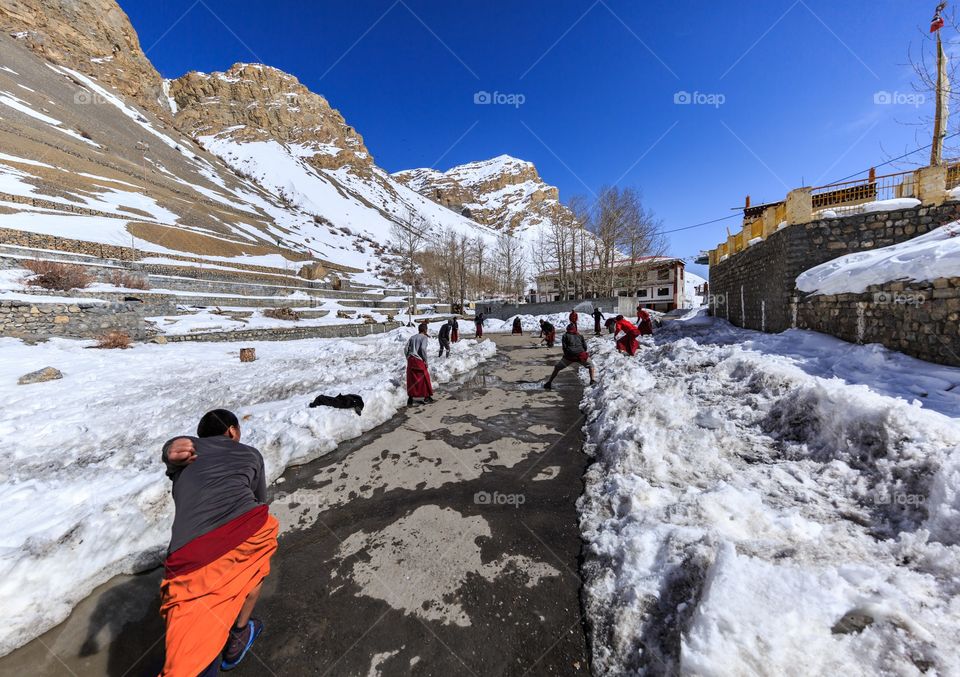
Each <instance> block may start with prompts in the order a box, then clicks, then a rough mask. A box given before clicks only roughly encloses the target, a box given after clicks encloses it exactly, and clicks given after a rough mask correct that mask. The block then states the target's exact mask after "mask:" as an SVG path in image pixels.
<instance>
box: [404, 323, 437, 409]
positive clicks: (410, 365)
mask: <svg viewBox="0 0 960 677" xmlns="http://www.w3.org/2000/svg"><path fill="white" fill-rule="evenodd" d="M429 343H430V340H429V339H428V338H427V323H426V322H422V323H421V324H420V326H419V327H418V328H417V333H416V334H414V335H413V336H411V337H410V340H408V341H407V346H406V348H405V349H404V354H405V355H406V356H407V406H408V407H412V406H413V400H414V398H417V399H420V398H423V402H424V404H432V403H433V384H432V383H430V371H429V370H428V369H427V346H428V345H429Z"/></svg>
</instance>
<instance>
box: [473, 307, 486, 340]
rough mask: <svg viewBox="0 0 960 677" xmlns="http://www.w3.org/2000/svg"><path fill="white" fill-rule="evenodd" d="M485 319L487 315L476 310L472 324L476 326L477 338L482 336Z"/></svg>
mask: <svg viewBox="0 0 960 677" xmlns="http://www.w3.org/2000/svg"><path fill="white" fill-rule="evenodd" d="M485 319H487V316H486V315H484V314H483V313H481V312H478V313H477V314H476V315H475V316H474V318H473V324H474V325H475V326H476V328H477V338H483V321H484V320H485Z"/></svg>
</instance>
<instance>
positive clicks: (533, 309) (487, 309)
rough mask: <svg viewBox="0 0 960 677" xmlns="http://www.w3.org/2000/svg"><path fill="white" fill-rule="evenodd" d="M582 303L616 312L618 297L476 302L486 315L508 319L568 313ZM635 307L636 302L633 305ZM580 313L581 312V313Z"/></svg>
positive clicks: (608, 311)
mask: <svg viewBox="0 0 960 677" xmlns="http://www.w3.org/2000/svg"><path fill="white" fill-rule="evenodd" d="M582 303H592V304H593V305H594V306H600V309H601V310H602V311H603V313H604V315H611V314H616V313H617V312H618V311H617V308H618V307H619V304H620V299H619V298H616V297H611V298H602V299H581V300H579V301H550V302H549V303H524V304H519V305H518V304H516V303H504V304H492V303H491V304H485V303H479V304H477V308H478V309H479V310H482V311H483V312H484V313H485V314H486V315H487V317H493V318H496V319H498V320H508V319H510V318H511V317H513V316H514V315H552V314H553V313H569V312H570V311H571V310H573V308H574V307H575V306H579V305H580V304H582ZM633 307H634V308H636V304H634V306H633ZM581 314H582V313H581Z"/></svg>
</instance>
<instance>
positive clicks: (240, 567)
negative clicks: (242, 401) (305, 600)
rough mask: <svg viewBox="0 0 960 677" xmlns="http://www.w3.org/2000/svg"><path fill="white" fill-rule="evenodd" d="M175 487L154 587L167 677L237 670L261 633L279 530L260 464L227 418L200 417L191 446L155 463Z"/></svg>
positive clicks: (219, 412) (180, 444)
mask: <svg viewBox="0 0 960 677" xmlns="http://www.w3.org/2000/svg"><path fill="white" fill-rule="evenodd" d="M161 457H162V459H163V462H164V463H165V464H166V467H167V477H169V478H170V480H171V481H172V482H173V503H174V508H175V513H174V518H173V533H172V535H171V538H170V547H169V549H168V551H167V552H168V554H167V558H166V560H165V561H164V576H163V581H162V582H161V584H160V601H161V605H160V614H161V616H163V619H164V621H165V622H166V627H167V634H166V649H167V650H166V660H165V663H164V666H163V672H162V673H161V674H162V675H163V676H164V677H195V676H196V675H198V674H199V675H203V677H206V676H207V675H215V674H216V673H217V672H218V670H220V669H222V670H231V669H233V668H234V667H236V666H237V665H238V664H239V663H240V661H241V660H243V658H244V656H246V654H247V652H248V651H249V650H250V647H251V646H252V645H253V642H254V640H256V639H257V637H258V636H259V635H260V633H261V632H262V631H263V623H261V622H260V621H259V620H257V619H255V618H253V617H252V615H253V609H254V607H255V606H256V603H257V599H258V598H259V597H260V589H261V587H262V585H263V579H264V578H266V577H267V575H268V574H269V573H270V558H271V557H272V556H273V553H274V552H276V549H277V531H278V528H279V525H278V523H277V520H276V518H274V517H273V516H272V515H271V514H270V512H269V509H268V507H267V485H266V475H265V473H264V467H263V456H261V455H260V452H259V451H257V450H256V449H255V448H253V447H251V446H248V445H246V444H241V443H240V423H239V421H238V420H237V417H236V416H235V415H234V414H233V413H231V412H229V411H227V410H226V409H215V410H213V411H210V412H207V413H206V414H204V415H203V418H201V419H200V423H199V425H198V426H197V436H196V437H175V438H173V439H171V440H169V441H168V442H167V443H166V444H164V445H163V451H162V454H161Z"/></svg>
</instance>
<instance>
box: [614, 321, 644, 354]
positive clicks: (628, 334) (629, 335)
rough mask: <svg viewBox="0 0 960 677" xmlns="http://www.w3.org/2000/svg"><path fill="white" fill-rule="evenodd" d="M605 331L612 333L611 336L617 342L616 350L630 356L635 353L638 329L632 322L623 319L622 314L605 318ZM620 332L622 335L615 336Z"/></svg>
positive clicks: (637, 345) (637, 344)
mask: <svg viewBox="0 0 960 677" xmlns="http://www.w3.org/2000/svg"><path fill="white" fill-rule="evenodd" d="M607 331H609V332H610V333H611V334H613V338H614V339H615V340H616V342H617V350H619V351H620V352H621V353H626V354H627V355H631V356H632V355H635V354H636V352H637V348H638V347H639V346H640V343H639V341H637V337H638V336H640V330H639V329H637V328H636V326H634V324H633V323H632V322H630V321H629V320H627V319H625V318H624V317H623V315H617V316H616V317H615V318H613V317H611V318H610V319H609V320H607ZM621 333H622V334H623V336H620V337H619V338H617V336H618V335H619V334H621Z"/></svg>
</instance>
